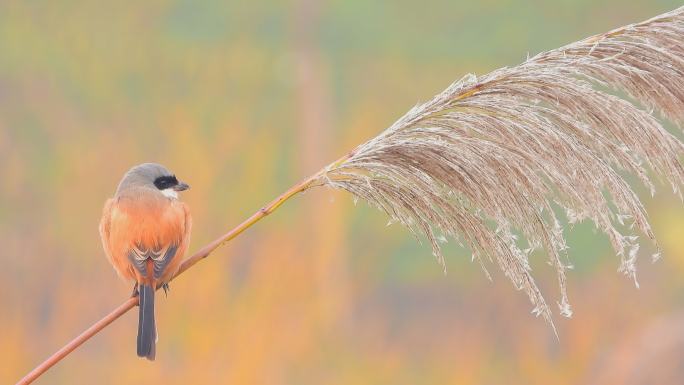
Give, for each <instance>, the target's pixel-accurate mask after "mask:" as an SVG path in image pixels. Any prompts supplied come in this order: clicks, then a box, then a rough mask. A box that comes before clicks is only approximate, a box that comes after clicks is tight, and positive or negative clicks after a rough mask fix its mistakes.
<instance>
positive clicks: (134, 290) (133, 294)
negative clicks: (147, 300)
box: [131, 282, 140, 297]
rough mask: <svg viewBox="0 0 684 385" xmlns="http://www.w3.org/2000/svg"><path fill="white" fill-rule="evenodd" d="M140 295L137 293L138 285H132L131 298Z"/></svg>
mask: <svg viewBox="0 0 684 385" xmlns="http://www.w3.org/2000/svg"><path fill="white" fill-rule="evenodd" d="M138 295H140V293H139V292H138V283H137V282H136V283H135V285H133V292H132V293H131V297H137V296H138Z"/></svg>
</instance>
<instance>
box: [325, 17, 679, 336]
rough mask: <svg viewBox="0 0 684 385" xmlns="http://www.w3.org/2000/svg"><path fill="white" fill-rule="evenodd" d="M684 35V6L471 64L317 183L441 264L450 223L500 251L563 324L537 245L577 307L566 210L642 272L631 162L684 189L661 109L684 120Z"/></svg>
mask: <svg viewBox="0 0 684 385" xmlns="http://www.w3.org/2000/svg"><path fill="white" fill-rule="evenodd" d="M683 42H684V7H682V8H679V9H677V10H674V11H672V12H669V13H666V14H663V15H660V16H657V17H655V18H653V19H651V20H647V21H645V22H642V23H638V24H633V25H630V26H626V27H623V28H619V29H616V30H614V31H611V32H609V33H606V34H603V35H597V36H594V37H590V38H588V39H585V40H582V41H579V42H576V43H573V44H569V45H567V46H565V47H562V48H559V49H556V50H552V51H549V52H544V53H540V54H538V55H536V56H534V57H532V58H529V59H528V60H527V61H525V62H524V63H522V64H520V65H518V66H516V67H512V68H501V69H499V70H496V71H493V72H491V73H489V74H487V75H484V76H480V77H477V76H475V75H471V74H469V75H466V76H465V77H463V78H462V79H460V80H459V81H457V82H455V83H453V84H452V85H451V86H449V87H448V88H447V89H446V90H445V91H444V92H442V93H440V94H438V95H437V96H435V97H434V98H433V99H432V100H430V101H428V102H426V103H423V104H419V105H417V106H415V107H414V108H412V109H411V110H410V111H409V112H408V113H407V114H406V115H404V116H403V117H401V118H400V119H399V120H397V121H396V122H395V123H394V124H393V125H392V126H390V127H389V128H388V129H386V130H385V131H383V132H382V133H380V135H378V136H377V137H375V138H373V139H371V140H369V141H368V142H366V143H364V144H362V145H360V146H359V147H357V148H356V149H355V150H354V152H353V153H352V155H351V156H350V157H349V158H348V159H347V160H346V161H345V162H342V163H339V164H334V165H332V166H331V167H329V168H328V169H327V171H326V172H325V174H324V175H323V176H322V177H321V180H320V183H321V184H325V185H328V186H329V187H332V188H336V189H342V190H346V191H348V192H350V193H352V194H353V195H354V196H355V199H356V198H360V199H363V200H365V201H367V202H369V203H370V204H371V205H373V206H375V207H377V208H379V209H380V210H382V211H384V212H385V213H387V215H389V217H390V221H394V222H399V223H401V224H403V225H404V226H406V227H407V228H408V229H409V230H410V231H411V232H412V233H413V234H414V235H415V236H416V237H418V238H419V239H420V237H421V235H422V236H423V237H425V238H427V240H428V241H429V243H430V245H431V246H432V249H433V253H434V255H435V256H436V258H437V259H438V261H439V262H440V263H441V264H442V265H444V258H443V255H442V252H441V248H440V243H441V242H442V241H443V237H444V235H446V236H448V237H451V238H453V239H455V240H456V241H457V242H458V243H459V244H464V245H467V246H468V247H469V248H470V249H471V250H472V252H473V258H474V259H478V260H479V261H480V263H481V264H482V266H483V270H485V272H486V268H485V263H484V262H485V261H496V263H497V264H498V266H499V267H500V268H501V270H502V271H503V273H504V274H505V275H506V276H507V277H508V278H509V279H510V280H511V281H512V282H513V284H514V286H515V287H516V288H517V289H519V290H523V291H525V293H526V294H527V295H528V297H529V298H530V301H531V302H532V304H533V306H534V310H533V311H534V313H536V314H537V315H542V316H543V317H544V318H545V319H546V320H547V321H548V322H549V323H551V325H553V322H552V317H551V310H550V309H549V306H548V305H547V303H546V302H545V300H544V298H543V296H542V294H541V292H540V290H539V288H538V287H537V285H536V284H535V281H534V279H533V277H532V275H531V273H530V266H529V262H528V256H529V254H530V253H531V252H532V251H533V250H535V249H539V248H543V249H544V250H545V251H546V253H547V254H548V256H549V261H550V263H551V264H552V265H553V266H554V268H555V270H556V273H557V277H558V282H559V287H560V300H559V301H558V306H559V309H560V313H561V314H562V315H564V316H567V317H569V316H570V315H571V314H572V310H571V308H570V302H569V300H568V296H567V291H566V277H565V270H566V269H568V267H569V263H568V262H567V255H566V250H567V248H568V247H567V245H566V243H565V238H564V235H563V231H564V229H565V227H566V226H567V225H564V224H563V222H562V220H565V221H567V224H568V225H571V224H573V223H576V222H580V221H583V220H585V219H588V220H591V221H593V222H594V223H595V225H596V226H597V228H599V229H600V230H601V231H603V232H604V233H606V234H607V235H608V238H609V240H610V242H611V245H612V247H613V248H614V249H615V251H616V253H617V254H618V255H619V256H620V258H621V263H620V271H622V272H623V273H625V274H626V275H628V276H630V277H632V278H634V279H635V282H636V269H635V261H636V258H637V254H638V250H639V243H638V235H636V234H637V233H641V234H643V235H645V236H646V237H648V238H649V239H651V240H652V241H653V242H655V237H654V235H653V233H652V231H651V228H650V225H649V223H648V219H647V216H646V212H645V210H644V207H643V205H642V203H641V201H640V200H639V198H638V197H637V195H636V194H635V193H634V191H633V190H632V188H631V187H630V185H629V184H628V183H627V182H626V181H625V178H624V176H623V175H624V174H632V175H635V176H636V177H638V180H639V181H640V182H641V183H643V184H644V185H645V186H646V187H647V188H648V189H649V190H650V191H651V193H653V192H654V191H655V186H654V183H653V182H652V181H651V174H656V175H659V176H660V177H662V178H664V179H665V180H667V181H668V182H669V183H670V184H671V186H672V188H673V190H674V192H675V193H676V194H678V195H679V196H680V198H681V197H682V193H681V186H682V184H683V182H684V168H683V167H682V163H681V158H680V157H681V156H682V154H683V153H684V145H683V144H682V142H680V141H679V140H678V139H677V138H676V137H675V136H673V135H672V134H670V133H669V132H667V131H666V130H665V129H664V128H663V126H662V125H661V123H660V122H659V121H658V119H657V118H656V117H655V116H654V113H655V112H658V113H660V114H662V116H663V117H664V118H666V119H669V120H670V121H672V122H673V123H675V124H677V125H679V126H680V129H681V126H682V123H683V122H684V43H683ZM612 92H616V93H617V92H622V95H626V98H620V97H619V96H617V95H620V94H619V93H617V94H613V93H612ZM558 213H563V215H562V217H561V218H559V217H558ZM516 233H519V234H522V236H523V237H524V240H518V239H517V236H516V235H515V234H516ZM525 241H526V242H525ZM524 243H526V245H527V247H525V248H522V249H521V246H520V244H524ZM656 248H657V245H656ZM656 255H658V256H659V252H658V253H656ZM654 258H656V257H654ZM487 275H488V273H487ZM554 331H555V328H554Z"/></svg>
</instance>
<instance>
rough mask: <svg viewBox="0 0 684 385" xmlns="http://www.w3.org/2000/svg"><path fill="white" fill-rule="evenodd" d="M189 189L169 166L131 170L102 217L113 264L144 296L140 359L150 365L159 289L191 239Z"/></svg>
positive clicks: (104, 240)
mask: <svg viewBox="0 0 684 385" xmlns="http://www.w3.org/2000/svg"><path fill="white" fill-rule="evenodd" d="M188 188H189V186H188V185H187V184H185V183H182V182H179V181H178V179H176V176H175V175H174V174H172V173H171V172H170V171H169V170H167V169H166V168H165V167H164V166H162V165H159V164H156V163H143V164H140V165H138V166H135V167H133V168H131V169H130V170H128V172H127V173H126V174H125V175H124V176H123V179H121V182H120V183H119V187H118V188H117V189H116V194H115V195H114V197H113V198H111V199H109V200H107V202H106V203H105V205H104V209H103V212H102V220H101V222H100V236H101V237H102V246H103V247H104V250H105V253H106V254H107V257H108V258H109V262H111V264H112V265H113V266H114V269H116V271H117V273H119V276H121V277H122V278H123V279H125V280H127V281H135V286H134V289H133V295H136V293H138V294H139V295H140V299H139V304H140V306H139V307H140V310H139V318H138V356H139V357H146V358H147V359H149V360H154V357H155V350H156V342H157V330H156V325H155V321H154V293H155V291H156V289H157V288H158V287H159V286H162V287H163V288H164V290H165V291H166V290H167V289H168V285H167V284H168V282H169V280H170V279H171V278H172V277H173V276H174V274H175V273H176V272H177V271H178V268H179V266H180V262H181V260H182V258H183V254H184V253H185V251H186V249H187V247H188V243H189V240H190V228H191V226H192V218H191V216H190V210H189V209H188V206H187V205H186V204H185V203H183V202H181V201H180V200H178V192H179V191H183V190H187V189H188Z"/></svg>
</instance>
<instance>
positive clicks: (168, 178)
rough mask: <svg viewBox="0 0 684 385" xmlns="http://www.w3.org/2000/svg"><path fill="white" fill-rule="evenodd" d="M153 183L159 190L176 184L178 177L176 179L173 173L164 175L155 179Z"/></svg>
mask: <svg viewBox="0 0 684 385" xmlns="http://www.w3.org/2000/svg"><path fill="white" fill-rule="evenodd" d="M154 185H155V187H157V188H158V189H159V190H166V189H167V188H171V187H173V186H176V185H178V179H176V176H175V175H164V176H160V177H159V178H157V179H155V180H154Z"/></svg>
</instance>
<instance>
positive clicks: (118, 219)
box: [100, 192, 191, 282]
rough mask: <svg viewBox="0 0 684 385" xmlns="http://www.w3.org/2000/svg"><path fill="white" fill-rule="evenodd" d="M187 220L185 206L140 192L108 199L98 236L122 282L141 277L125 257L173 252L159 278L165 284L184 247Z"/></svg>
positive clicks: (174, 268) (187, 212)
mask: <svg viewBox="0 0 684 385" xmlns="http://www.w3.org/2000/svg"><path fill="white" fill-rule="evenodd" d="M190 226H191V218H190V213H189V210H188V208H187V206H186V205H185V204H184V203H183V202H180V201H178V200H171V199H168V198H166V197H164V196H163V195H161V194H158V193H156V192H148V193H145V192H140V193H138V194H131V195H125V196H120V197H115V198H113V199H110V200H109V201H107V203H106V204H105V207H104V210H103V216H102V221H101V224H100V233H101V236H102V243H103V245H104V248H105V251H106V253H107V256H108V257H109V259H110V262H111V263H112V265H114V268H115V269H116V270H117V272H118V273H119V275H120V276H122V277H123V278H125V279H136V280H137V281H138V282H140V281H141V279H144V278H145V277H143V276H141V273H140V272H139V271H137V270H136V269H135V268H134V267H133V266H132V264H131V262H130V259H129V254H130V252H131V250H132V249H133V248H134V247H137V248H138V249H143V250H144V249H151V250H159V249H162V248H164V247H167V246H169V245H174V246H177V247H178V249H177V252H176V253H175V255H173V256H172V258H173V259H172V260H171V261H170V262H169V263H168V265H166V268H165V271H164V272H163V274H162V276H161V277H160V281H161V282H166V281H168V280H169V279H170V278H171V277H172V276H173V274H174V273H175V272H176V271H177V270H178V266H179V265H180V262H181V260H182V256H183V254H184V252H185V250H186V248H187V243H188V240H189V239H188V238H189V235H190Z"/></svg>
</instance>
